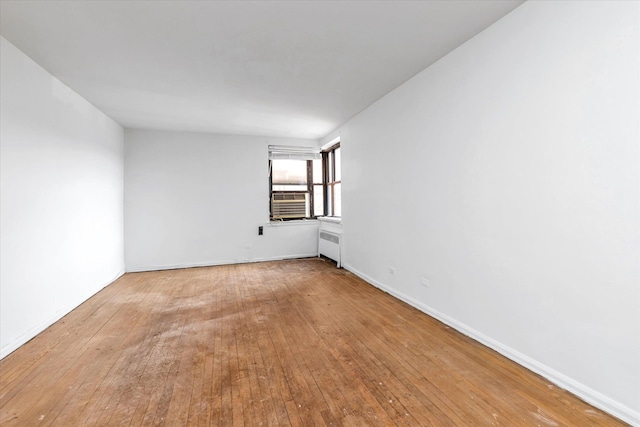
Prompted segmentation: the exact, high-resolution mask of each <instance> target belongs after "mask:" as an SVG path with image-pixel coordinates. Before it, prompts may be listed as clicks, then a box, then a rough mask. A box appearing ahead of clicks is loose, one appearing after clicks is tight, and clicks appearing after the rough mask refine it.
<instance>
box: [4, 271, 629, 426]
mask: <svg viewBox="0 0 640 427" xmlns="http://www.w3.org/2000/svg"><path fill="white" fill-rule="evenodd" d="M0 424H1V425H3V426H13V425H19V426H32V425H56V426H107V425H113V426H139V425H165V426H187V425H194V426H209V425H212V426H218V425H224V426H267V425H271V426H312V425H320V426H322V425H330V426H339V425H344V426H390V425H407V426H483V425H487V426H489V425H494V426H495V425H501V426H520V425H522V426H563V425H564V426H615V425H624V424H623V423H621V422H619V421H617V420H615V419H614V418H611V417H610V416H608V415H606V414H604V413H602V412H601V411H599V410H597V409H595V408H593V407H591V406H589V405H587V404H586V403H584V402H582V401H581V400H579V399H577V398H576V397H574V396H573V395H571V394H570V393H568V392H566V391H564V390H561V389H559V388H557V387H554V386H553V385H551V384H549V382H547V381H546V380H544V379H543V378H541V377H539V376H537V375H535V374H533V373H531V372H530V371H527V370H526V369H524V368H522V367H520V366H518V365H517V364H515V363H513V362H511V361H509V360H507V359H505V358H504V357H502V356H500V355H499V354H497V353H496V352H494V351H492V350H490V349H488V348H486V347H484V346H482V345H480V344H479V343H477V342H475V341H473V340H471V339H469V338H467V337H465V336H463V335H461V334H459V333H457V332H456V331H454V330H453V329H450V328H448V327H447V326H445V325H443V324H441V323H440V322H438V321H436V320H434V319H432V318H430V317H429V316H427V315H425V314H423V313H421V312H419V311H418V310H416V309H413V308H411V307H410V306H408V305H406V304H404V303H402V302H400V301H398V300H396V299H394V298H393V297H391V296H389V295H387V294H385V293H383V292H381V291H379V290H377V289H376V288H374V287H372V286H370V285H368V284H367V283H365V282H364V281H362V280H360V279H359V278H357V277H356V276H354V275H353V274H351V273H349V272H347V271H345V270H339V269H336V268H335V266H334V265H332V264H331V263H329V262H326V261H323V260H321V259H306V260H291V261H278V262H267V263H257V264H244V265H231V266H219V267H208V268H192V269H183V270H172V271H158V272H147V273H130V274H126V275H125V276H123V277H121V278H120V279H118V280H117V281H116V282H114V283H113V284H111V285H110V286H108V287H107V288H105V289H104V290H102V291H101V292H99V293H98V294H97V295H95V296H94V297H93V298H91V299H90V300H88V301H87V302H85V303H84V304H82V305H81V306H80V307H78V308H77V309H75V310H74V311H73V312H71V313H70V314H68V315H67V316H65V317H64V318H63V319H61V320H60V321H59V322H57V323H55V324H54V325H53V326H51V327H50V328H48V329H47V330H46V331H44V332H43V333H41V334H40V335H38V336H37V337H36V338H34V339H33V340H31V341H30V342H28V343H27V344H25V345H24V346H22V347H21V348H19V349H18V350H17V351H15V352H14V353H12V354H11V355H9V356H7V357H6V358H5V359H4V360H2V361H0Z"/></svg>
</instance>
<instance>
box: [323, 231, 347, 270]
mask: <svg viewBox="0 0 640 427" xmlns="http://www.w3.org/2000/svg"><path fill="white" fill-rule="evenodd" d="M320 255H324V256H326V257H327V258H330V259H332V260H334V261H335V262H337V263H338V268H339V267H340V266H341V261H342V258H341V256H342V235H341V234H338V233H333V232H331V231H327V230H319V231H318V256H320Z"/></svg>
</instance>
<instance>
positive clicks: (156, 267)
mask: <svg viewBox="0 0 640 427" xmlns="http://www.w3.org/2000/svg"><path fill="white" fill-rule="evenodd" d="M317 256H318V253H317V252H313V253H309V254H294V255H278V256H273V257H264V258H250V259H249V258H247V259H239V260H222V261H208V262H193V263H181V264H165V265H146V266H133V267H127V268H126V271H127V273H140V272H144V271H160V270H177V269H180V268H197V267H215V266H216V265H232V264H246V263H252V262H266V261H280V260H283V259H298V258H313V257H317Z"/></svg>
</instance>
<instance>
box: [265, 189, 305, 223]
mask: <svg viewBox="0 0 640 427" xmlns="http://www.w3.org/2000/svg"><path fill="white" fill-rule="evenodd" d="M271 214H272V215H271V216H272V217H273V218H274V219H291V218H305V217H306V216H307V194H306V193H273V195H272V197H271Z"/></svg>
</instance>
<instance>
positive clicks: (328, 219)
mask: <svg viewBox="0 0 640 427" xmlns="http://www.w3.org/2000/svg"><path fill="white" fill-rule="evenodd" d="M318 221H322V222H331V223H333V224H342V218H341V217H337V216H320V217H318Z"/></svg>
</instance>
